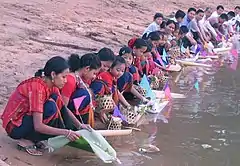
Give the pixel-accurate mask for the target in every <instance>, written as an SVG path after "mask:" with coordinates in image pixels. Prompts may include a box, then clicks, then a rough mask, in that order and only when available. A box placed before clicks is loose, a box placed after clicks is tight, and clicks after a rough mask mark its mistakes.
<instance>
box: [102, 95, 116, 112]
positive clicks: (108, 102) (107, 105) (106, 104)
mask: <svg viewBox="0 0 240 166" xmlns="http://www.w3.org/2000/svg"><path fill="white" fill-rule="evenodd" d="M98 102H99V107H100V109H113V108H114V101H113V99H112V95H104V96H103V97H99V98H98Z"/></svg>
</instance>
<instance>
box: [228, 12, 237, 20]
mask: <svg viewBox="0 0 240 166" xmlns="http://www.w3.org/2000/svg"><path fill="white" fill-rule="evenodd" d="M227 15H228V16H231V17H235V15H236V14H235V13H234V11H229V12H228V13H227ZM228 19H229V20H230V18H228Z"/></svg>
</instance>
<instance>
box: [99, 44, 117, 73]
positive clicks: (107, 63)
mask: <svg viewBox="0 0 240 166" xmlns="http://www.w3.org/2000/svg"><path fill="white" fill-rule="evenodd" d="M97 55H98V57H99V59H100V61H101V64H102V66H101V69H100V72H104V71H108V69H109V68H110V67H111V66H112V63H113V61H114V60H115V58H116V56H115V55H114V53H113V51H112V50H111V49H109V48H105V47H104V48H102V49H101V50H100V51H99V52H98V53H97Z"/></svg>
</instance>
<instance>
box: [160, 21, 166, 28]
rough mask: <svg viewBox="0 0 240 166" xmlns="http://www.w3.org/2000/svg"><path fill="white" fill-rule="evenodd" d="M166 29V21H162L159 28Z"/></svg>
mask: <svg viewBox="0 0 240 166" xmlns="http://www.w3.org/2000/svg"><path fill="white" fill-rule="evenodd" d="M165 27H166V21H163V22H162V24H161V25H160V28H161V29H163V28H165Z"/></svg>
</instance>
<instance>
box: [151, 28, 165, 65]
mask: <svg viewBox="0 0 240 166" xmlns="http://www.w3.org/2000/svg"><path fill="white" fill-rule="evenodd" d="M155 35H159V37H160V40H159V41H158V46H157V47H154V48H153V49H152V57H153V60H154V62H155V63H157V64H158V65H160V66H161V67H162V68H165V67H166V66H167V65H168V64H169V62H168V59H167V58H163V52H164V49H165V46H166V43H167V34H166V33H165V32H158V34H155ZM165 51H166V49H165Z"/></svg>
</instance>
